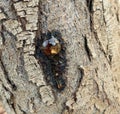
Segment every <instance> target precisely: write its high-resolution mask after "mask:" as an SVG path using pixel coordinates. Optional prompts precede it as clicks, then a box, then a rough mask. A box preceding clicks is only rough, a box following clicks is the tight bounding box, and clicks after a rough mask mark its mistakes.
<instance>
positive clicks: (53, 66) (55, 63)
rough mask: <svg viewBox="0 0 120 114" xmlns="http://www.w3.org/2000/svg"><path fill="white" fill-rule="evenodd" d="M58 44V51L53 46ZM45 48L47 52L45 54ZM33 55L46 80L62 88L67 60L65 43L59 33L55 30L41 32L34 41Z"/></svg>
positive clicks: (53, 85)
mask: <svg viewBox="0 0 120 114" xmlns="http://www.w3.org/2000/svg"><path fill="white" fill-rule="evenodd" d="M54 40H55V41H56V42H57V43H56V42H55V41H54ZM43 43H45V44H43ZM58 44H59V45H60V50H59V51H57V50H56V47H55V46H57V45H58ZM44 46H45V47H44ZM46 48H47V51H48V52H49V54H46V52H45V51H46ZM52 49H53V50H52ZM52 52H53V53H52ZM35 57H36V59H38V63H39V64H40V65H41V66H42V69H43V73H44V75H45V79H46V81H47V82H48V83H49V84H50V85H52V87H54V88H56V89H57V90H59V91H61V90H63V89H64V88H65V86H66V79H65V77H64V76H63V75H64V73H65V70H66V65H67V60H66V48H65V43H64V40H63V39H62V35H61V33H60V32H59V31H57V30H53V31H51V32H50V31H49V32H48V33H42V34H41V37H40V38H37V41H36V51H35Z"/></svg>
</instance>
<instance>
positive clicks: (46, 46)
mask: <svg viewBox="0 0 120 114" xmlns="http://www.w3.org/2000/svg"><path fill="white" fill-rule="evenodd" d="M41 49H42V50H43V52H44V53H45V54H46V55H56V54H58V53H59V52H60V50H61V45H60V42H59V41H58V39H56V38H55V37H54V36H52V38H51V39H49V40H45V41H44V42H43V44H42V48H41Z"/></svg>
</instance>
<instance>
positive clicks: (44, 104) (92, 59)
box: [0, 0, 120, 114]
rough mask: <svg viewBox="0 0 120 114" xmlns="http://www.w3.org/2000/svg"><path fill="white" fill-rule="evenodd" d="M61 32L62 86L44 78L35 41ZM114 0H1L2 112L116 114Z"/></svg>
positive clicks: (118, 26) (118, 32) (118, 73)
mask: <svg viewBox="0 0 120 114" xmlns="http://www.w3.org/2000/svg"><path fill="white" fill-rule="evenodd" d="M52 30H54V31H55V30H57V31H59V32H60V33H61V34H62V38H63V39H64V41H65V46H66V59H67V67H66V71H65V73H64V74H63V76H64V77H65V79H66V82H65V83H66V87H65V89H64V90H63V91H61V92H59V91H57V90H56V89H55V88H53V87H52V86H51V84H50V83H48V82H47V80H46V79H45V75H44V73H43V69H42V64H39V63H38V59H36V58H35V56H34V55H35V53H36V52H35V47H36V41H38V40H37V39H39V40H41V36H42V34H44V33H47V32H48V31H52ZM119 58H120V1H119V0H0V100H1V102H2V103H3V105H4V107H5V109H6V111H7V114H120V59H119Z"/></svg>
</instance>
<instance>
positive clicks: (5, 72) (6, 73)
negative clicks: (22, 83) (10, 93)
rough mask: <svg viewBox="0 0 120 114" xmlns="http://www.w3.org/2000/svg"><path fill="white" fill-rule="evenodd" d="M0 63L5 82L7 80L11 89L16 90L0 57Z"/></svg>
mask: <svg viewBox="0 0 120 114" xmlns="http://www.w3.org/2000/svg"><path fill="white" fill-rule="evenodd" d="M0 64H1V68H2V70H3V72H4V75H5V78H6V80H7V82H8V84H10V86H11V88H12V90H14V91H16V90H17V86H16V85H15V83H14V82H13V81H12V80H11V79H10V78H9V74H8V72H7V70H6V67H5V65H4V63H3V61H2V59H1V57H0Z"/></svg>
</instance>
